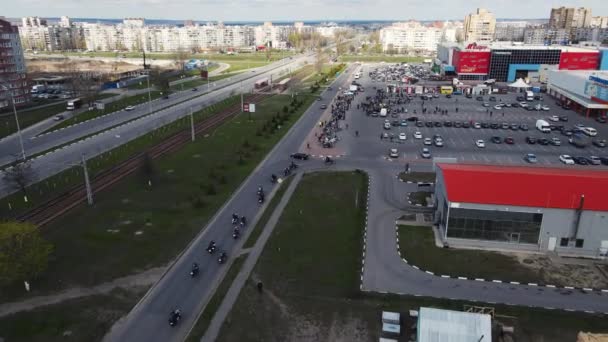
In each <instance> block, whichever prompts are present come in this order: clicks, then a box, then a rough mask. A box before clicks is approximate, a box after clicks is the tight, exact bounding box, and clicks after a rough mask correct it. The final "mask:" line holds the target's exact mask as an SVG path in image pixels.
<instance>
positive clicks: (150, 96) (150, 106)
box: [146, 71, 152, 114]
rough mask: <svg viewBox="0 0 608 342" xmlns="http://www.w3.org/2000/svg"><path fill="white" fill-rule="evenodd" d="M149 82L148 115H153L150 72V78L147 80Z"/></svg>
mask: <svg viewBox="0 0 608 342" xmlns="http://www.w3.org/2000/svg"><path fill="white" fill-rule="evenodd" d="M146 81H147V82H148V112H149V113H148V114H152V95H151V94H150V72H149V71H148V77H147V78H146Z"/></svg>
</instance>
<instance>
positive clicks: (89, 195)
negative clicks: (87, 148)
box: [82, 153, 93, 205]
mask: <svg viewBox="0 0 608 342" xmlns="http://www.w3.org/2000/svg"><path fill="white" fill-rule="evenodd" d="M82 168H83V169H84V185H85V187H86V189H87V203H89V205H93V191H91V182H90V181H89V172H88V170H87V160H86V159H85V158H84V153H83V154H82Z"/></svg>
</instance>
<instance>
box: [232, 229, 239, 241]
mask: <svg viewBox="0 0 608 342" xmlns="http://www.w3.org/2000/svg"><path fill="white" fill-rule="evenodd" d="M240 235H241V233H240V232H239V230H238V228H235V229H234V230H233V231H232V238H233V239H235V240H236V239H238V238H239V236H240Z"/></svg>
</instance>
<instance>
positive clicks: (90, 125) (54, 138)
mask: <svg viewBox="0 0 608 342" xmlns="http://www.w3.org/2000/svg"><path fill="white" fill-rule="evenodd" d="M307 59H309V58H308V57H307V56H300V57H294V59H283V60H280V61H277V62H275V63H272V64H269V65H267V66H264V67H261V68H257V69H254V70H252V71H247V72H243V73H241V74H239V75H236V76H233V77H229V78H225V79H222V80H219V81H217V82H211V83H210V87H209V89H207V86H206V85H205V86H201V87H199V90H198V91H192V90H190V89H188V90H184V91H178V92H175V93H173V94H172V95H171V96H170V97H169V99H162V98H160V99H157V100H153V101H152V102H151V105H150V103H148V102H144V103H142V104H140V105H137V106H135V109H134V110H132V111H125V110H120V111H117V112H113V113H108V115H104V116H100V117H98V118H96V119H94V120H88V121H84V122H82V123H79V124H76V125H73V126H69V127H66V128H64V129H61V130H58V131H53V132H49V133H46V134H43V135H33V134H31V133H30V131H26V132H25V135H24V141H23V145H24V149H25V151H26V154H27V155H33V154H36V153H40V152H43V151H47V150H49V149H51V148H53V147H55V146H59V145H62V144H65V143H67V142H70V141H74V140H76V139H78V138H80V137H83V136H87V135H90V134H92V133H95V132H99V131H101V130H104V129H107V128H109V127H113V126H116V125H118V124H121V123H123V122H126V121H129V120H132V119H135V118H138V117H142V116H144V115H147V114H149V113H150V112H155V111H158V110H160V109H163V108H167V107H170V106H173V105H175V104H177V103H179V102H182V101H185V100H190V101H188V104H189V106H196V105H201V104H205V103H208V102H209V98H210V97H213V98H216V99H217V92H218V89H230V91H232V90H234V91H237V92H239V91H240V87H241V84H240V83H241V81H242V82H243V89H244V90H245V91H246V92H247V91H249V90H251V89H252V86H253V83H254V82H255V80H258V79H259V78H262V77H268V76H269V75H270V74H273V75H274V76H273V77H276V76H277V74H278V72H277V70H278V69H277V68H281V69H284V68H285V66H287V65H290V66H291V67H292V68H294V67H295V65H296V64H298V63H301V62H302V61H303V60H307ZM130 93H133V94H137V96H141V97H142V98H144V99H147V98H148V95H147V91H143V92H142V91H132V92H130ZM203 93H208V94H207V95H203V96H201V94H203ZM108 100H109V99H108ZM47 122H48V123H52V122H53V121H52V119H51V120H47ZM49 126H50V125H49ZM31 132H32V133H36V134H38V133H40V132H39V131H38V130H35V131H31ZM19 151H20V147H19V141H18V139H16V136H15V135H13V136H11V137H10V138H7V139H4V140H3V141H0V165H4V164H7V163H10V162H12V161H14V157H13V156H12V155H11V154H15V153H16V152H19Z"/></svg>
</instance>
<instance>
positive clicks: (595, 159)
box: [588, 156, 602, 165]
mask: <svg viewBox="0 0 608 342" xmlns="http://www.w3.org/2000/svg"><path fill="white" fill-rule="evenodd" d="M588 159H589V161H591V163H590V164H591V165H600V164H602V160H601V159H600V157H598V156H590V157H589V158H588Z"/></svg>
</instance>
